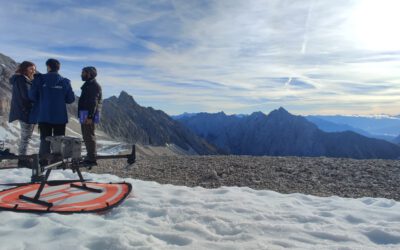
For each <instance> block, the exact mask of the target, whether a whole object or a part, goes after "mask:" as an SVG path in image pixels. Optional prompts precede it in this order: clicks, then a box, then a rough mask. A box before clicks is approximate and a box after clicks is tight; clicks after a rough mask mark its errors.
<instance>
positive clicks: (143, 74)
mask: <svg viewBox="0 0 400 250" xmlns="http://www.w3.org/2000/svg"><path fill="white" fill-rule="evenodd" d="M0 4H1V6H2V8H1V9H0V34H1V36H0V53H3V54H5V55H8V56H10V57H12V58H13V59H14V60H16V61H18V62H21V61H23V60H31V61H33V62H35V63H36V64H37V66H38V69H39V70H40V71H42V72H43V71H45V67H44V63H45V61H46V60H47V58H49V57H54V58H57V59H59V60H60V61H61V63H62V69H61V74H62V75H64V76H65V77H67V78H69V79H71V80H72V84H73V88H74V89H75V90H76V93H77V94H79V88H80V86H81V84H82V82H81V80H80V70H81V68H82V67H84V66H87V65H92V66H95V67H96V68H98V72H99V76H98V80H99V82H100V83H101V85H102V86H103V92H104V96H105V97H109V96H112V95H118V94H119V93H120V92H121V91H122V90H124V91H126V92H128V93H129V94H131V95H132V96H133V97H134V98H135V100H136V101H137V102H138V103H139V104H140V105H142V106H152V107H154V108H156V109H161V110H163V111H165V112H167V113H168V114H171V115H173V114H180V113H183V112H218V111H221V110H223V111H225V112H226V113H228V114H231V113H251V112H254V111H263V112H265V113H268V112H269V111H271V110H272V109H275V108H278V107H280V106H283V107H285V108H286V109H288V110H289V111H290V112H293V113H296V114H304V115H306V114H382V113H385V114H399V113H400V33H399V31H398V24H399V23H400V15H398V12H399V9H400V1H397V0H335V1H331V0H247V1H242V0H215V1H208V0H196V1H195V0H154V1H145V0H141V1H139V0H138V1H133V0H132V1H128V0H120V1H117V0H115V1H112V0H109V1H88V0H86V1H74V0H58V1H47V0H38V1H27V0H14V1H8V0H7V1H6V0H0Z"/></svg>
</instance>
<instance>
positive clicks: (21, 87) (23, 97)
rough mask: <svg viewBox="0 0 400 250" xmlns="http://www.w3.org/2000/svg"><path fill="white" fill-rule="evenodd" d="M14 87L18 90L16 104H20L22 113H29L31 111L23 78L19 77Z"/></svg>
mask: <svg viewBox="0 0 400 250" xmlns="http://www.w3.org/2000/svg"><path fill="white" fill-rule="evenodd" d="M15 87H16V88H17V89H18V90H17V91H18V93H19V98H18V102H20V103H21V104H22V105H21V106H22V107H23V109H24V110H23V111H24V112H29V111H30V109H31V106H32V104H31V100H30V99H29V97H28V86H27V83H26V80H25V79H24V78H23V77H19V78H18V79H17V80H16V82H15Z"/></svg>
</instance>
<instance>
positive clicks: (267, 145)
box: [0, 54, 400, 159]
mask: <svg viewBox="0 0 400 250" xmlns="http://www.w3.org/2000/svg"><path fill="white" fill-rule="evenodd" d="M16 67H17V63H16V62H15V61H14V60H12V59H11V58H9V57H7V56H5V55H2V54H0V117H1V124H0V125H1V127H7V115H8V112H9V108H10V107H9V104H10V99H11V85H10V84H9V82H8V79H9V77H10V76H11V75H12V74H13V72H14V71H15V69H16ZM77 101H78V97H77V100H76V102H75V103H73V104H72V105H68V112H69V113H70V117H71V119H70V123H68V125H67V126H68V129H67V131H71V132H73V133H74V134H75V135H79V130H80V129H79V123H78V122H77V120H76V118H75V117H76V113H77ZM101 117H102V118H101V122H100V124H99V129H98V130H97V133H99V134H102V135H104V137H107V138H111V139H113V140H116V141H121V142H129V143H138V144H141V145H153V146H168V145H174V146H177V147H178V148H180V149H182V151H184V152H187V153H188V154H236V155H273V156H328V157H351V158H357V159H365V158H385V159H397V158H399V156H400V147H399V146H398V145H395V144H393V143H389V142H387V141H384V140H380V139H375V138H368V137H365V136H363V135H360V134H358V133H356V132H353V131H356V130H357V128H353V127H351V125H337V124H336V123H335V124H336V125H334V126H333V127H335V126H336V128H331V129H333V131H334V130H335V129H338V128H337V126H339V127H341V128H340V129H343V130H353V131H341V132H326V131H323V130H321V129H320V127H323V126H325V128H327V127H329V126H332V125H329V124H328V123H331V124H334V122H333V121H326V120H325V121H322V122H321V121H319V122H315V120H317V119H319V118H318V117H307V119H309V120H311V119H314V122H315V123H316V124H319V126H317V125H315V124H314V123H312V122H310V121H309V120H307V119H306V118H305V117H302V116H295V115H292V114H290V113H289V112H288V111H286V110H285V109H284V108H279V109H277V110H274V111H272V112H271V113H270V114H268V115H265V114H264V113H262V112H255V113H253V114H251V115H230V116H228V115H226V114H225V113H223V112H220V113H216V114H208V113H198V114H193V113H188V114H184V115H181V116H178V117H175V118H174V119H173V118H171V117H170V116H168V115H167V114H166V113H164V112H163V111H161V110H155V109H153V108H152V107H142V106H140V105H139V104H138V103H136V101H135V100H134V98H133V97H132V96H130V95H129V94H128V93H126V92H124V91H122V92H121V93H120V95H119V96H118V97H116V96H112V97H110V98H107V99H105V100H104V101H103V109H102V113H101ZM321 124H324V125H321ZM327 124H328V125H327ZM392 125H393V124H392ZM14 132H15V131H14ZM357 132H359V133H363V134H365V135H367V134H368V133H369V131H367V132H365V131H363V130H359V131H357ZM14 134H15V133H14ZM0 139H1V138H0Z"/></svg>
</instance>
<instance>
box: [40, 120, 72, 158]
mask: <svg viewBox="0 0 400 250" xmlns="http://www.w3.org/2000/svg"><path fill="white" fill-rule="evenodd" d="M65 127H66V124H50V123H40V122H39V131H40V148H39V159H40V161H41V162H44V161H47V158H48V156H49V155H50V142H49V141H46V137H47V136H56V135H65Z"/></svg>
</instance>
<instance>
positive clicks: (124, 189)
mask: <svg viewBox="0 0 400 250" xmlns="http://www.w3.org/2000/svg"><path fill="white" fill-rule="evenodd" d="M71 184H72V186H71ZM85 184H86V186H87V187H88V188H93V189H96V190H98V192H92V191H89V190H85V189H81V188H77V187H75V186H82V183H81V182H74V183H65V184H62V185H48V184H46V185H45V186H44V189H43V191H42V192H41V194H40V197H39V200H40V201H44V202H47V203H50V204H51V206H46V205H43V204H36V203H34V202H30V201H26V200H22V199H21V198H20V196H21V195H23V196H25V197H29V198H34V197H35V195H36V193H37V190H38V188H39V186H40V184H37V183H33V184H27V185H23V186H19V187H14V188H11V189H7V190H2V191H0V210H8V211H16V212H33V213H49V212H50V213H51V212H53V213H90V212H101V211H105V210H108V209H111V208H113V207H115V206H118V205H119V204H120V203H121V202H122V201H123V200H124V199H125V198H126V197H127V196H128V195H129V193H130V192H131V190H132V186H131V184H130V183H125V182H124V183H96V182H86V183H85ZM74 185H75V186H74Z"/></svg>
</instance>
